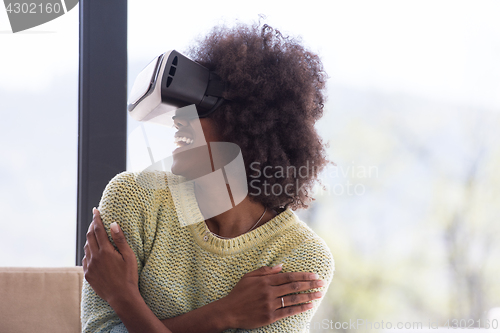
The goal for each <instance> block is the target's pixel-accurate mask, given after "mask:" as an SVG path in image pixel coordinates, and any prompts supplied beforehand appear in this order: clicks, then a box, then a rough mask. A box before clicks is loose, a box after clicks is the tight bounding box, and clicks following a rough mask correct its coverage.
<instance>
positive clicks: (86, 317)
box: [81, 173, 147, 333]
mask: <svg viewBox="0 0 500 333" xmlns="http://www.w3.org/2000/svg"><path fill="white" fill-rule="evenodd" d="M144 191H145V190H144V189H143V188H141V187H140V186H137V184H136V183H135V177H134V175H133V174H131V173H121V174H118V175H117V176H115V177H114V178H113V179H112V180H111V181H110V182H109V183H108V185H107V186H106V188H105V190H104V192H103V195H102V198H101V201H100V203H99V211H100V213H101V217H102V221H103V224H104V227H105V229H106V232H107V233H108V237H109V239H110V241H111V242H112V243H113V241H112V237H111V233H110V229H109V225H110V224H111V223H112V222H117V223H118V224H119V225H120V227H121V228H122V230H123V232H124V234H125V238H126V239H127V243H128V244H129V245H130V247H131V248H132V250H133V251H134V253H135V255H136V258H137V265H138V273H139V275H140V274H141V271H142V268H143V265H144V260H145V258H144V257H145V251H144V241H143V240H144V229H145V228H144V220H145V216H144V214H145V213H144V201H145V199H144V197H145V194H146V193H141V192H144ZM146 197H147V196H146ZM113 245H114V243H113ZM81 323H82V332H83V333H86V332H89V333H90V332H93V333H94V332H110V331H111V330H112V329H113V327H115V326H117V325H119V324H120V323H121V321H120V318H119V317H118V316H117V315H116V313H115V312H114V310H113V309H112V308H111V306H110V305H109V304H108V303H107V302H106V301H105V300H103V299H102V298H100V297H99V296H98V295H97V294H96V293H95V291H94V290H93V289H92V287H91V286H90V284H89V283H88V282H87V281H86V280H85V278H84V280H83V288H82V300H81ZM115 331H116V330H115Z"/></svg>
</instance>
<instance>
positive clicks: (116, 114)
mask: <svg viewBox="0 0 500 333" xmlns="http://www.w3.org/2000/svg"><path fill="white" fill-rule="evenodd" d="M79 21H80V31H79V36H80V42H79V89H78V90H79V91H78V185H77V186H78V189H77V191H78V193H77V231H76V233H77V234H76V265H77V266H81V264H82V259H83V257H84V255H85V254H84V251H83V246H84V244H85V242H86V234H87V230H88V227H89V225H90V223H91V221H92V211H91V210H92V207H97V206H98V205H99V201H100V198H101V195H102V192H103V190H104V188H105V187H106V185H107V184H108V182H109V181H110V180H111V178H113V177H114V176H115V175H116V174H118V173H120V172H122V171H125V170H126V166H127V163H126V161H127V112H126V110H127V1H123V0H109V1H90V0H81V1H80V6H79Z"/></svg>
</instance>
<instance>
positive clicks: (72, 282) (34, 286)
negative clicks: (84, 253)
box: [0, 266, 83, 333]
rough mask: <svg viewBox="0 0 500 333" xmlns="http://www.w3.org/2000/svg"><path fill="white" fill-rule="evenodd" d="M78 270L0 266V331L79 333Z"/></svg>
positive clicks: (80, 288)
mask: <svg viewBox="0 0 500 333" xmlns="http://www.w3.org/2000/svg"><path fill="white" fill-rule="evenodd" d="M82 282H83V269H82V267H79V266H77V267H61V268H52V267H51V268H38V267H0V332H1V333H24V332H37V333H43V332H51V333H58V332H61V333H63V332H64V333H73V332H75V333H76V332H81V325H80V299H81V290H82Z"/></svg>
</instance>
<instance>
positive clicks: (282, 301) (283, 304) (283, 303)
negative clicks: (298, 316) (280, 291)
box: [281, 297, 285, 308]
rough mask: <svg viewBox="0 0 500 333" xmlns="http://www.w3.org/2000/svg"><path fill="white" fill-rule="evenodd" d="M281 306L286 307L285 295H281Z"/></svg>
mask: <svg viewBox="0 0 500 333" xmlns="http://www.w3.org/2000/svg"><path fill="white" fill-rule="evenodd" d="M281 307H282V308H284V307H285V301H284V300H283V297H281Z"/></svg>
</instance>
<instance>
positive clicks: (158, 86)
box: [128, 50, 226, 126]
mask: <svg viewBox="0 0 500 333" xmlns="http://www.w3.org/2000/svg"><path fill="white" fill-rule="evenodd" d="M225 90H226V85H225V83H224V82H223V81H222V80H221V78H220V77H219V76H218V75H216V74H215V73H213V72H211V71H209V70H208V69H207V68H205V67H203V66H201V65H200V64H198V63H196V62H194V61H192V60H191V59H189V58H188V57H186V56H184V55H183V54H181V53H179V52H177V51H175V50H172V51H169V52H165V53H163V54H161V55H160V56H158V57H157V58H155V59H153V60H152V61H151V62H150V63H149V64H148V65H147V66H146V67H145V68H144V69H143V70H142V71H141V72H140V73H139V75H138V76H137V78H136V79H135V82H134V85H133V86H132V90H131V92H130V95H129V100H128V111H129V113H130V115H131V116H132V118H134V119H135V120H138V121H150V122H155V123H160V124H162V125H167V126H171V125H173V120H172V116H180V117H185V118H196V117H200V118H202V117H206V116H208V115H209V114H211V113H212V112H214V111H215V110H216V109H217V108H218V107H219V106H220V105H221V104H222V103H223V102H224V98H223V97H222V94H223V92H224V91H225ZM193 104H194V105H196V110H197V114H195V112H193V109H194V108H184V107H185V106H188V105H193Z"/></svg>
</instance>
